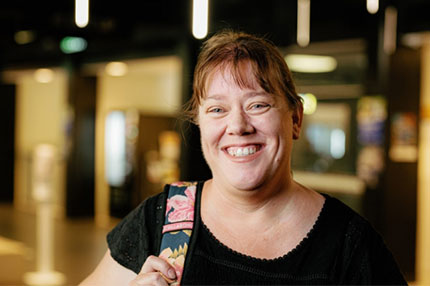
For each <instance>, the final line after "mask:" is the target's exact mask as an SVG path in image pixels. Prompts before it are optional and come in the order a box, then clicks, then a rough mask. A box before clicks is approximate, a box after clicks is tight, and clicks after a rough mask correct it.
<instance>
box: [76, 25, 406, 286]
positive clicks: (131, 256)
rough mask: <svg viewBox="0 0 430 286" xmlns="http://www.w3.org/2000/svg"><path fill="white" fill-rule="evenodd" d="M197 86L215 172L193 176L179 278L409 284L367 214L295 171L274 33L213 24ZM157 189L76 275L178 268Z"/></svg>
mask: <svg viewBox="0 0 430 286" xmlns="http://www.w3.org/2000/svg"><path fill="white" fill-rule="evenodd" d="M193 90H194V93H193V97H192V101H191V116H192V118H193V120H194V122H195V123H196V124H197V125H198V126H199V128H200V131H201V143H202V149H203V154H204V156H205V159H206V161H207V163H208V165H209V167H210V169H211V171H212V176H213V178H212V179H211V180H208V181H206V182H199V183H198V184H197V193H196V197H197V198H196V208H195V209H196V212H195V224H194V229H193V235H192V240H191V243H190V245H189V249H188V253H187V258H186V262H185V269H184V272H183V274H182V278H181V284H184V285H186V284H194V285H196V284H200V285H202V284H206V285H207V284H212V285H216V284H242V285H244V284H253V285H259V284H266V285H267V284H272V285H273V284H278V285H286V284H406V282H405V280H404V278H403V276H402V275H401V273H400V271H399V270H398V267H397V265H396V263H395V261H394V259H393V257H392V255H391V253H390V252H389V251H388V250H387V248H386V247H385V245H384V243H383V241H382V239H381V238H380V236H379V235H378V234H377V233H376V232H375V231H374V230H373V229H372V228H371V226H370V225H369V224H368V223H367V222H366V221H365V220H364V219H363V218H361V217H360V216H358V215H357V214H356V213H354V212H353V211H352V210H351V209H349V208H348V207H346V206H345V205H343V204H342V203H340V202H339V201H337V200H335V199H333V198H331V197H329V196H327V195H321V194H319V193H317V192H315V191H313V190H310V189H308V188H306V187H304V186H302V185H300V184H298V183H297V182H295V181H294V180H293V178H292V172H291V167H290V158H291V151H292V144H293V140H294V139H298V138H299V134H300V128H301V123H302V118H303V109H302V103H301V101H300V98H299V97H298V95H297V93H296V91H295V87H294V84H293V81H292V78H291V74H290V72H289V70H288V67H287V65H286V63H285V61H284V60H283V58H282V56H281V55H280V53H279V52H278V51H277V49H276V47H275V46H274V45H273V44H271V43H269V42H268V41H266V40H263V39H261V38H258V37H255V36H252V35H248V34H245V33H236V32H229V31H228V32H221V33H218V34H216V35H215V36H213V37H212V38H210V39H209V40H208V41H207V42H206V43H205V44H204V46H203V49H202V51H201V53H200V55H199V58H198V62H197V66H196V69H195V74H194V84H193ZM165 200H166V194H165V193H162V194H160V195H158V196H156V197H153V198H150V199H148V200H146V201H145V202H144V203H143V204H142V205H141V206H139V207H138V208H137V209H136V210H135V211H133V212H132V213H131V214H130V215H129V216H127V218H125V219H124V220H123V221H122V222H121V223H120V224H119V225H118V226H117V227H116V228H115V229H114V230H112V232H111V233H110V234H109V235H108V244H109V250H108V251H107V253H106V255H105V256H104V258H103V260H102V261H101V263H100V265H99V266H98V267H97V268H96V270H95V271H94V272H93V273H92V274H91V275H90V276H89V277H88V278H87V279H86V280H85V281H84V282H83V284H82V285H127V283H129V285H168V283H169V282H171V281H175V280H176V279H177V276H179V275H180V274H178V273H175V269H174V268H173V267H172V266H171V265H170V264H169V263H168V262H167V261H166V260H165V259H163V258H160V257H157V255H158V254H159V253H158V251H159V248H160V245H159V243H160V235H159V233H158V231H156V230H157V229H159V228H160V226H159V225H160V221H162V220H163V215H162V214H160V213H162V212H164V208H165ZM160 209H162V211H160ZM136 274H137V275H136Z"/></svg>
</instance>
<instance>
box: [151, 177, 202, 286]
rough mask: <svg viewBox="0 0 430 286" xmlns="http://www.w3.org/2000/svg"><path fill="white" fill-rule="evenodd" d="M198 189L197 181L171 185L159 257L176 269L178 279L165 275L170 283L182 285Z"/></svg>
mask: <svg viewBox="0 0 430 286" xmlns="http://www.w3.org/2000/svg"><path fill="white" fill-rule="evenodd" d="M196 190H197V182H177V183H173V184H171V185H170V187H169V193H168V196H167V202H166V213H165V218H164V225H163V230H162V238H161V246H160V254H159V257H161V258H163V259H165V260H166V261H168V262H169V263H170V264H171V265H172V266H173V268H174V269H175V271H176V277H177V280H176V281H170V280H169V279H166V277H164V278H165V279H166V280H168V282H169V283H170V285H180V282H181V278H182V273H183V271H184V262H185V256H186V254H187V250H188V245H189V241H190V237H191V233H192V230H193V226H194V206H195V200H196Z"/></svg>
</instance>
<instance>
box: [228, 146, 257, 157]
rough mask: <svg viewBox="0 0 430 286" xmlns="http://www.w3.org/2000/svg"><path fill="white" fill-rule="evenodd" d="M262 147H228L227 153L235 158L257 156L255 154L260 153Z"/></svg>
mask: <svg viewBox="0 0 430 286" xmlns="http://www.w3.org/2000/svg"><path fill="white" fill-rule="evenodd" d="M260 149H261V146H259V145H250V146H246V147H228V148H227V149H226V150H227V153H228V154H230V155H231V156H234V157H245V156H250V155H252V154H255V152H257V151H259V150H260Z"/></svg>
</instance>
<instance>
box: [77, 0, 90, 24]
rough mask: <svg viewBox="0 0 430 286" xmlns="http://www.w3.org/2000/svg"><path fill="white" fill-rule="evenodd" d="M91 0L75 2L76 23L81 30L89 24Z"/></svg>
mask: <svg viewBox="0 0 430 286" xmlns="http://www.w3.org/2000/svg"><path fill="white" fill-rule="evenodd" d="M89 6H90V4H89V0H75V23H76V26H78V27H79V28H85V27H86V26H87V25H88V22H89Z"/></svg>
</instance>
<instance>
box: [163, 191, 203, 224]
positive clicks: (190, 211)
mask: <svg viewBox="0 0 430 286" xmlns="http://www.w3.org/2000/svg"><path fill="white" fill-rule="evenodd" d="M184 193H185V196H181V195H175V196H173V197H171V198H169V199H168V200H167V205H166V215H168V220H169V222H170V223H174V222H178V221H192V220H193V219H194V201H195V197H196V186H189V187H187V189H186V190H185V192H184ZM172 209H173V211H171V210H172ZM170 211H171V212H170Z"/></svg>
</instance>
